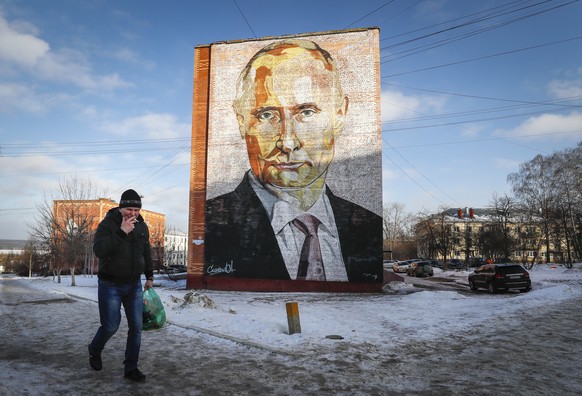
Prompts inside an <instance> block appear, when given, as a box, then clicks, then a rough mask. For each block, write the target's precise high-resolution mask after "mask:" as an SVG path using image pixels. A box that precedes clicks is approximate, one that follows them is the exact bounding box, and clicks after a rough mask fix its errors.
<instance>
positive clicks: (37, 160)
mask: <svg viewBox="0 0 582 396" xmlns="http://www.w3.org/2000/svg"><path fill="white" fill-rule="evenodd" d="M580 20H582V4H581V3H580V2H579V1H570V0H563V1H559V0H556V1H530V0H519V1H511V0H505V1H501V0H490V1H463V0H449V1H447V0H434V1H430V0H421V1H413V0H393V1H387V0H366V1H358V2H356V1H353V0H352V1H344V0H334V1H332V0H329V1H328V0H325V1H317V0H311V1H303V0H296V1H294V2H286V3H283V2H263V1H255V0H237V1H236V2H235V1H233V0H215V1H211V2H210V1H209V2H193V1H185V0H184V1H166V2H159V1H148V0H142V1H112V0H101V1H99V0H94V1H77V0H53V1H43V0H28V1H11V0H0V183H1V185H2V188H1V189H0V238H2V239H26V238H27V226H26V225H27V224H30V223H31V222H32V221H33V215H34V212H35V209H34V208H35V206H36V204H37V203H38V202H41V201H43V200H44V199H45V198H44V197H45V195H46V194H49V195H50V193H51V191H54V189H55V188H56V185H57V184H58V182H59V179H61V180H62V179H65V178H67V177H69V176H71V175H75V174H76V175H77V176H78V177H80V178H88V179H91V180H93V181H94V182H95V183H96V184H97V185H98V187H99V190H100V191H102V192H103V194H101V195H103V196H105V197H110V198H113V199H114V200H116V201H118V200H119V196H120V195H121V193H122V192H123V191H124V190H125V189H127V188H135V189H136V190H137V191H138V192H140V193H141V194H143V195H144V196H145V197H144V207H145V208H147V209H151V210H154V211H158V212H162V213H165V214H166V215H167V219H166V221H167V225H168V226H172V227H177V228H180V229H182V230H184V231H187V221H188V189H189V162H190V148H189V139H190V133H191V132H190V128H191V117H192V114H191V108H192V79H193V51H194V47H195V46H196V45H201V44H209V43H213V42H217V41H228V40H239V39H245V38H254V37H264V36H277V35H284V34H298V33H307V32H320V31H327V30H339V29H345V28H358V27H372V26H378V27H380V29H381V30H380V40H381V41H380V47H381V51H380V55H381V75H382V120H383V132H382V139H383V170H382V172H383V199H384V202H385V203H391V202H400V203H403V204H405V205H406V210H408V211H411V212H419V211H421V210H436V209H438V208H439V207H441V206H443V205H444V206H450V207H466V206H469V207H483V206H486V205H487V204H488V203H489V201H490V200H491V197H492V194H493V193H495V192H496V193H498V194H504V193H505V192H510V189H509V186H508V185H507V183H506V177H507V175H508V174H509V173H510V172H515V171H517V170H518V169H519V164H520V163H523V162H526V161H528V160H530V159H532V158H533V157H534V156H536V155H537V154H542V155H547V154H551V153H552V152H554V151H558V150H563V149H564V148H567V147H573V146H575V145H576V144H577V142H579V141H580V140H582V110H581V108H580V106H582V27H581V25H580Z"/></svg>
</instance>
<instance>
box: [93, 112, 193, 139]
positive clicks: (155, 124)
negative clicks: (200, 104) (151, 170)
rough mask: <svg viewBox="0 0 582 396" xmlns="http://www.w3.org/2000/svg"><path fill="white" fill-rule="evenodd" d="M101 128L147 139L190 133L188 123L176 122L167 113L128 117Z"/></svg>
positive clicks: (173, 117)
mask: <svg viewBox="0 0 582 396" xmlns="http://www.w3.org/2000/svg"><path fill="white" fill-rule="evenodd" d="M101 129H102V130H104V131H107V132H110V133H112V134H115V135H121V136H126V137H141V138H148V139H153V138H155V139H160V138H175V137H182V136H188V134H189V133H190V125H189V124H184V123H180V122H178V121H177V120H176V116H175V115H173V114H168V113H161V114H146V115H143V116H139V117H129V118H126V119H124V120H121V121H119V122H110V123H107V124H104V125H103V126H102V127H101Z"/></svg>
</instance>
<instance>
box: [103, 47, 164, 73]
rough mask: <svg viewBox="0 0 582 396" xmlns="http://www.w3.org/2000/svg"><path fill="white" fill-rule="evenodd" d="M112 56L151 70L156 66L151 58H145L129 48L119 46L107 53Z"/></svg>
mask: <svg viewBox="0 0 582 396" xmlns="http://www.w3.org/2000/svg"><path fill="white" fill-rule="evenodd" d="M109 55H110V56H111V57H112V58H114V59H117V60H120V61H123V62H126V63H129V64H132V65H139V66H141V67H143V68H145V69H148V70H151V69H154V68H155V67H156V63H155V62H154V61H151V60H145V59H144V58H142V57H141V56H140V55H139V54H138V53H137V52H135V51H133V50H131V49H129V48H120V49H118V50H117V51H114V52H112V53H110V54H109Z"/></svg>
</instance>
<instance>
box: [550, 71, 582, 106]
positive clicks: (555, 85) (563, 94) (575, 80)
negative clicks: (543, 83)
mask: <svg viewBox="0 0 582 396" xmlns="http://www.w3.org/2000/svg"><path fill="white" fill-rule="evenodd" d="M548 90H549V91H550V94H551V95H553V96H555V97H557V98H561V99H563V98H570V97H573V96H582V67H580V68H578V70H576V72H574V75H573V76H572V77H571V78H569V79H564V80H552V81H550V83H549V84H548Z"/></svg>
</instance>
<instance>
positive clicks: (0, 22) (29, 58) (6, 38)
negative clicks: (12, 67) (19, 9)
mask: <svg viewBox="0 0 582 396" xmlns="http://www.w3.org/2000/svg"><path fill="white" fill-rule="evenodd" d="M18 26H20V28H21V29H22V26H25V25H24V24H19V25H16V24H15V25H13V26H11V25H10V24H9V23H8V21H6V19H4V17H3V16H2V15H1V14H0V59H4V60H5V61H8V62H14V63H17V64H19V65H22V66H27V67H33V66H34V65H36V64H37V63H38V62H39V60H40V59H41V58H42V57H43V56H45V55H46V53H47V52H49V50H50V46H49V44H48V43H47V42H46V41H44V40H41V39H39V38H37V37H35V36H34V35H32V34H30V33H27V32H20V31H18V30H16V29H17V28H18ZM28 26H30V25H28ZM29 30H32V29H29Z"/></svg>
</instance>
